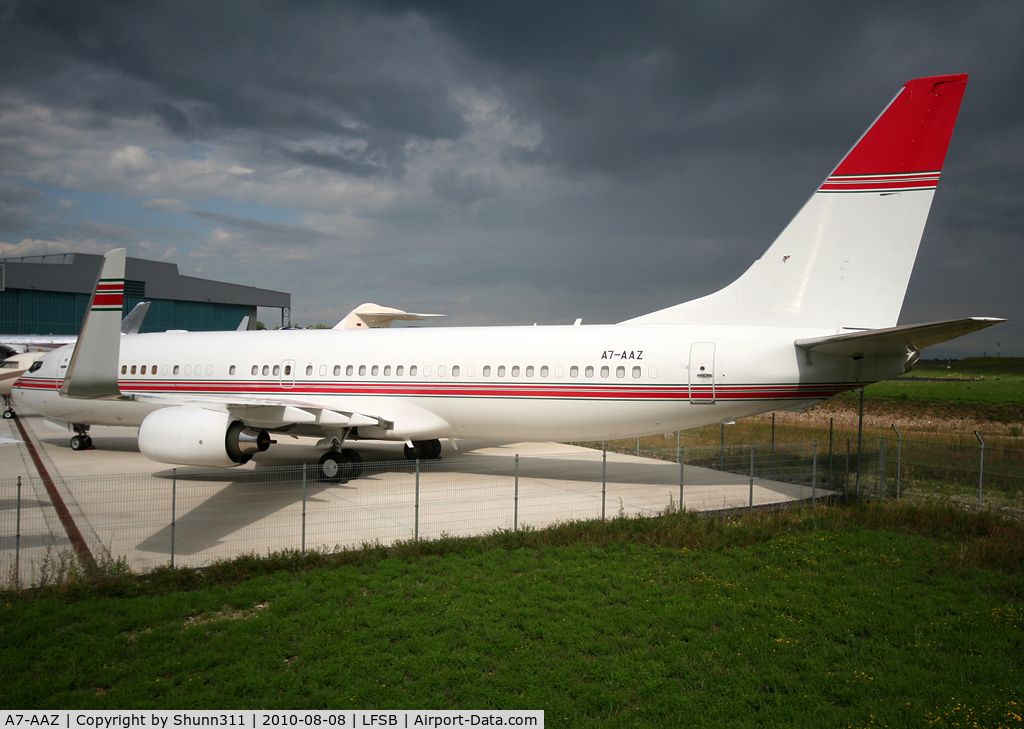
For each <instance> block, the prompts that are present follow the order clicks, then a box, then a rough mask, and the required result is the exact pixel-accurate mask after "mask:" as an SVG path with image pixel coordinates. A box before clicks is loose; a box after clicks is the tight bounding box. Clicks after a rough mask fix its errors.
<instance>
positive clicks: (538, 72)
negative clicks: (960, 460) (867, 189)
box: [0, 0, 1024, 357]
mask: <svg viewBox="0 0 1024 729" xmlns="http://www.w3.org/2000/svg"><path fill="white" fill-rule="evenodd" d="M1021 38H1024V3H1018V2H971V3H964V2H948V3H943V2H921V3H915V2H900V3H892V2H884V3H871V2H857V3H821V2H814V3H810V2H808V3H783V2H752V1H750V2H745V1H742V0H736V1H735V2H718V3H706V2H699V3H698V2H693V3H683V2H646V3H645V2H630V3H607V2H596V1H595V0H587V1H586V2H547V3H523V2H495V1H494V0H489V1H488V2H479V1H476V2H397V1H396V2H382V1H380V0H374V2H367V3H360V2H343V1H340V2H316V1H314V0H308V1H303V2H290V3H289V2H260V1H256V0H237V1H233V0H216V1H215V2H209V1H204V2H190V1H188V0H170V1H168V2H146V3H136V2H117V1H115V0H100V1H96V0H75V2H67V1H66V0H56V1H54V2H40V1H33V2H20V1H18V0H0V257H6V256H19V255H36V254H41V253H49V252H62V251H85V252H92V253H102V252H104V251H106V250H109V249H110V248H114V247H119V246H125V247H127V248H128V252H129V255H131V256H137V257H141V258H151V259H156V260H166V261H173V262H175V263H177V264H178V266H179V269H180V270H181V272H182V273H183V274H186V275H197V276H204V277H209V278H213V279H218V280H224V281H231V282H236V283H242V284H249V285H255V286H261V287H265V288H270V289H276V290H281V291H288V292H290V293H291V294H292V303H293V312H292V316H293V319H294V321H296V322H297V323H300V324H314V323H325V324H331V325H333V324H334V323H336V322H337V321H338V320H339V319H341V317H342V316H344V315H345V313H347V312H348V311H349V310H350V309H352V308H353V307H354V306H356V305H357V304H360V303H362V302H364V301H373V302H376V303H379V304H384V305H388V306H397V307H401V308H404V309H407V310H411V311H426V312H442V313H446V314H448V315H449V316H448V318H447V319H444V320H440V321H441V322H442V325H444V326H449V325H468V324H504V323H508V324H532V323H534V322H538V323H541V324H555V323H571V322H572V321H573V320H574V319H576V318H577V317H582V318H583V320H584V323H612V322H616V321H621V320H623V319H626V318H630V317H633V316H637V315H640V314H643V313H646V312H648V311H653V310H655V309H658V308H662V307H665V306H669V305H671V304H675V303H678V302H680V301H684V300H687V299H690V298H694V297H696V296H700V295H703V294H706V293H709V292H711V291H714V290H716V289H718V288H720V287H721V286H723V285H725V284H727V283H728V282H730V281H731V280H732V279H734V278H735V277H736V276H737V275H739V274H740V273H742V271H743V270H744V269H746V267H747V266H748V265H749V264H750V263H751V262H752V261H753V260H754V259H756V258H757V257H758V256H759V255H760V254H761V253H762V252H763V251H764V249H765V248H767V246H768V245H769V244H770V243H771V242H772V240H773V239H774V238H775V236H776V235H777V234H778V233H779V232H780V231H781V230H782V228H783V227H784V226H785V225H786V223H787V222H788V221H789V219H790V218H791V217H792V216H793V215H794V214H795V213H796V212H797V210H798V209H799V208H800V206H801V205H802V204H803V203H804V202H805V200H806V199H807V198H808V197H809V196H810V194H811V193H812V192H813V191H814V189H815V188H816V187H817V186H818V184H819V183H820V182H821V181H822V180H823V179H824V177H825V176H826V175H827V174H828V173H829V172H830V171H831V170H832V168H833V167H834V166H835V165H836V163H837V162H838V161H839V159H840V158H841V157H842V155H843V154H844V153H845V152H846V150H847V149H849V147H850V146H851V145H852V144H853V142H854V141H856V139H857V138H858V137H859V135H860V134H861V133H862V132H863V131H864V129H865V128H866V127H867V126H868V124H870V123H871V121H872V120H873V119H874V118H875V117H876V116H877V115H878V113H879V112H880V111H881V110H882V108H883V107H884V106H885V104H886V103H888V101H889V100H890V99H891V98H892V96H893V95H894V94H895V93H896V91H897V90H898V89H899V88H900V86H901V85H902V84H903V83H904V82H905V81H907V80H909V79H911V78H915V77H918V76H930V75H938V74H947V73H960V72H968V73H970V74H971V79H970V83H969V84H968V88H967V93H966V96H965V98H964V102H963V106H962V110H961V114H960V118H959V122H958V124H957V128H956V131H955V132H954V134H953V141H952V145H951V147H950V151H949V155H948V157H947V159H946V166H945V171H944V174H943V177H942V181H941V182H940V184H939V188H938V191H937V193H936V196H935V202H934V206H933V209H932V214H931V218H930V220H929V223H928V227H927V229H926V232H925V235H924V239H923V241H922V246H921V252H920V254H919V256H918V260H917V266H916V268H915V271H914V275H913V278H912V280H911V282H910V288H909V290H908V292H907V298H906V301H905V303H904V307H903V314H902V316H901V319H900V321H901V322H902V323H914V322H922V321H934V320H938V319H946V318H955V317H960V316H998V317H1007V318H1011V319H1014V320H1016V321H1014V322H1010V323H1008V324H1003V325H1001V326H999V327H997V328H995V329H990V330H987V331H986V332H981V333H978V334H975V335H971V336H969V337H965V338H963V339H961V340H957V341H956V342H952V343H949V344H947V345H942V346H939V347H934V348H932V349H930V350H926V352H925V353H924V354H925V356H926V357H927V356H968V355H978V354H981V353H982V351H983V350H984V349H986V347H987V350H988V353H989V354H990V355H994V354H995V352H996V346H997V345H996V343H997V341H998V342H1001V351H1002V353H1003V354H1004V355H1018V356H1024V295H1022V293H1021V276H1022V273H1024V266H1022V262H1024V248H1022V245H1021V242H1022V233H1024V204H1022V203H1024V43H1022V42H1021ZM268 323H271V324H273V323H275V322H273V321H271V322H268Z"/></svg>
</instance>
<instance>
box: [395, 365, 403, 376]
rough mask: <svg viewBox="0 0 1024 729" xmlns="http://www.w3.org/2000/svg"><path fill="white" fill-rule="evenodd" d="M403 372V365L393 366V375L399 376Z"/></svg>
mask: <svg viewBox="0 0 1024 729" xmlns="http://www.w3.org/2000/svg"><path fill="white" fill-rule="evenodd" d="M403 374H405V365H398V366H397V367H395V377H401V376H402V375H403Z"/></svg>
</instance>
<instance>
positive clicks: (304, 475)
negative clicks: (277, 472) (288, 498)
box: [302, 463, 306, 554]
mask: <svg viewBox="0 0 1024 729" xmlns="http://www.w3.org/2000/svg"><path fill="white" fill-rule="evenodd" d="M302 553H303V554H305V553H306V464H305V463H303V464H302Z"/></svg>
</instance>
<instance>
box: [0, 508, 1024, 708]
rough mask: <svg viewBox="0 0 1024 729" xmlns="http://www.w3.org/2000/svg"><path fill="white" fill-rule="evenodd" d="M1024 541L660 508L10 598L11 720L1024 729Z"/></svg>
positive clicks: (1003, 526) (840, 515)
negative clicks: (215, 718) (510, 716)
mask: <svg viewBox="0 0 1024 729" xmlns="http://www.w3.org/2000/svg"><path fill="white" fill-rule="evenodd" d="M1022 568H1024V526H1022V525H1020V524H1015V523H1010V522H1004V521H1001V520H1000V519H998V518H997V517H995V516H993V515H992V514H982V515H973V514H966V513H963V512H959V511H956V510H954V509H950V508H944V507H934V506H933V507H928V508H922V507H918V506H911V505H907V504H897V503H874V504H856V505H853V506H849V507H833V508H829V509H816V510H804V511H800V512H779V513H772V514H751V515H743V516H737V517H736V518H731V519H703V518H699V517H696V516H694V515H692V514H685V513H684V514H680V513H669V514H666V515H664V516H662V517H658V518H654V519H626V518H617V519H613V520H611V521H608V522H591V523H573V524H566V525H562V526H559V527H556V528H553V529H550V530H545V531H536V532H525V533H516V534H513V533H500V534H494V535H490V536H488V537H483V538H479V539H443V540H440V541H438V542H428V543H418V544H417V543H406V544H400V545H397V547H395V548H394V549H392V550H385V549H382V548H370V549H367V550H363V551H359V552H345V553H341V554H337V555H333V556H325V555H317V554H307V555H299V554H295V553H292V554H284V555H276V556H274V557H272V558H270V559H264V560H257V559H255V558H242V559H239V560H235V561H233V562H228V563H221V564H218V565H214V566H213V567H211V568H209V569H207V570H206V571H205V572H203V573H198V572H194V571H187V570H179V571H171V570H167V569H163V570H159V571H157V572H156V573H153V574H152V575H149V576H147V577H145V578H141V579H140V578H128V577H121V578H118V579H108V580H106V581H101V582H100V583H86V582H83V581H77V582H74V583H72V584H71V585H65V586H63V587H53V588H49V589H44V590H36V591H28V592H25V593H21V594H5V595H3V596H2V597H3V600H2V602H3V604H2V611H3V612H2V615H3V617H2V621H0V651H2V654H3V656H4V659H3V661H2V662H0V707H3V708H19V709H27V708H106V709H114V708H122V707H134V708H149V707H152V708H172V707H173V708H241V707H263V708H293V709H295V708H359V709H371V708H392V709H394V708H424V709H425V708H478V709H485V708H524V709H526V708H529V709H543V710H544V711H545V712H546V715H545V719H546V723H547V725H548V726H567V727H581V726H602V727H603V726H649V727H664V726H722V727H728V726H759V725H760V726H808V727H821V726H879V727H881V726H901V727H911V726H933V727H943V726H982V727H985V726H993V727H994V726H1020V725H1021V713H1022V709H1021V707H1022V704H1024V688H1022V687H1024V670H1022V669H1024V603H1022V598H1024V574H1022Z"/></svg>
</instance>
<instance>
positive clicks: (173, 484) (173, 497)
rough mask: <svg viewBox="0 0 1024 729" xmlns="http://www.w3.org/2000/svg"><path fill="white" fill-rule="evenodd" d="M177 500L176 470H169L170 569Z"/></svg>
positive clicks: (172, 565)
mask: <svg viewBox="0 0 1024 729" xmlns="http://www.w3.org/2000/svg"><path fill="white" fill-rule="evenodd" d="M177 500H178V469H177V468H172V469H171V569H172V570H173V569H174V529H175V521H176V518H175V517H176V511H177Z"/></svg>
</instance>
